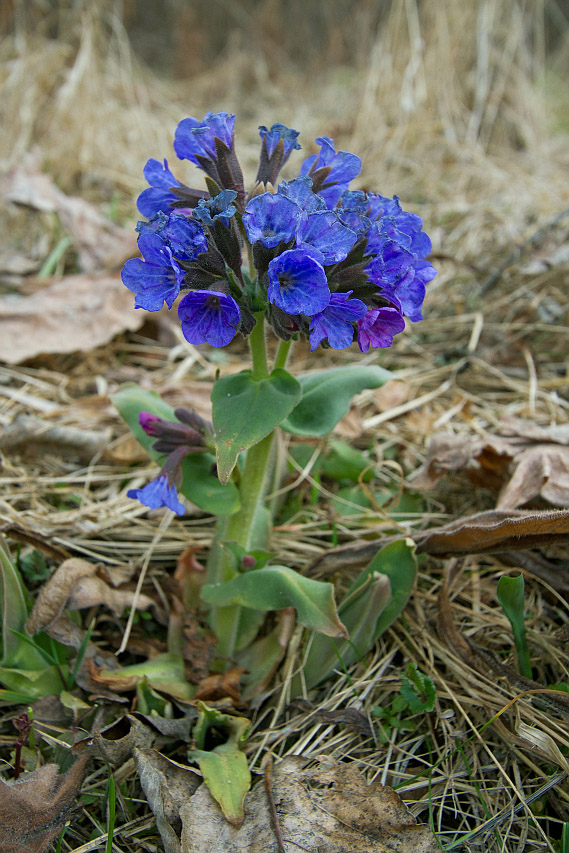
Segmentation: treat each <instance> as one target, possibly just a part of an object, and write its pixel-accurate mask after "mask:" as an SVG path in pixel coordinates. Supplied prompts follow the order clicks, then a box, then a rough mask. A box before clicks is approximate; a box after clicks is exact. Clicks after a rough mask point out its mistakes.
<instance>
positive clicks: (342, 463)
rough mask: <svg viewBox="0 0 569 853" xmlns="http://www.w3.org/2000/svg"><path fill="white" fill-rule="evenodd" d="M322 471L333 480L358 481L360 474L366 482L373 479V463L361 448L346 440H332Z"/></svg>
mask: <svg viewBox="0 0 569 853" xmlns="http://www.w3.org/2000/svg"><path fill="white" fill-rule="evenodd" d="M312 450H314V448H312ZM322 472H323V474H325V476H326V477H330V479H331V480H352V481H353V482H354V483H357V482H358V480H359V479H360V476H361V478H362V480H363V481H364V483H368V482H369V481H370V480H372V479H373V476H374V472H373V465H372V463H371V462H370V461H369V459H366V457H365V456H364V454H363V453H362V452H361V451H360V450H356V448H355V447H352V446H351V445H350V444H347V443H346V442H345V441H337V440H332V441H331V442H330V450H329V452H328V453H327V454H326V456H325V458H324V462H323V465H322Z"/></svg>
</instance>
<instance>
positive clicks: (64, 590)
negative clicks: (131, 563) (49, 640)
mask: <svg viewBox="0 0 569 853" xmlns="http://www.w3.org/2000/svg"><path fill="white" fill-rule="evenodd" d="M134 603H136V607H137V609H139V610H148V609H149V608H151V609H153V610H156V603H155V602H154V601H153V599H151V598H150V597H149V596H147V595H139V596H138V598H136V599H135V594H134V592H133V591H131V590H120V589H113V588H112V587H110V586H109V585H108V584H107V583H106V582H105V581H104V580H103V579H102V578H100V577H98V576H97V566H96V565H94V564H92V563H88V562H87V560H82V559H80V558H79V557H72V558H71V559H69V560H65V561H64V562H63V563H62V564H61V565H60V566H59V568H58V569H57V570H56V571H55V572H54V574H53V575H52V576H51V578H50V579H49V580H48V581H47V583H46V584H44V586H43V587H42V588H41V589H40V591H39V594H38V597H37V599H36V602H35V604H34V607H33V609H32V612H31V614H30V617H29V619H28V621H27V624H26V630H27V632H28V633H29V634H37V633H38V632H39V631H47V632H48V633H49V630H50V628H51V627H52V625H53V623H54V622H55V621H56V620H57V619H58V618H59V617H60V616H61V615H62V614H63V611H64V610H65V609H69V610H81V609H83V608H86V607H93V606H95V605H97V604H105V605H106V606H107V607H109V608H110V609H111V610H112V611H113V613H114V614H115V615H117V616H120V614H121V613H122V612H123V610H125V609H126V608H127V607H132V606H133V604H134Z"/></svg>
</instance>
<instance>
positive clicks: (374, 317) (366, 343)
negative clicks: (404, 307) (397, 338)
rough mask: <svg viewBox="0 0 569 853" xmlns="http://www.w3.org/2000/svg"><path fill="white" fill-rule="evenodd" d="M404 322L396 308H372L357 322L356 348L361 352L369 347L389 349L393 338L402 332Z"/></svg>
mask: <svg viewBox="0 0 569 853" xmlns="http://www.w3.org/2000/svg"><path fill="white" fill-rule="evenodd" d="M404 328H405V320H404V319H403V317H402V315H401V314H400V313H399V311H398V310H397V308H372V309H371V310H370V311H368V312H367V314H366V315H365V316H364V317H362V318H361V320H358V346H359V348H360V349H361V351H362V352H367V351H368V349H369V348H370V346H371V347H377V348H382V347H390V346H391V344H392V343H393V336H394V335H397V334H398V333H399V332H402V331H403V329H404Z"/></svg>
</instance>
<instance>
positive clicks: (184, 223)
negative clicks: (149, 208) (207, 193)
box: [136, 212, 208, 261]
mask: <svg viewBox="0 0 569 853" xmlns="http://www.w3.org/2000/svg"><path fill="white" fill-rule="evenodd" d="M136 230H137V231H139V232H140V233H141V234H143V233H144V232H145V231H152V232H154V233H155V234H159V235H160V237H161V239H162V240H163V241H164V242H165V243H166V245H167V246H168V247H169V248H170V249H171V251H172V254H173V256H174V257H175V258H180V259H181V260H183V261H194V260H195V259H196V258H197V256H198V255H199V254H201V253H202V252H207V245H208V243H207V237H206V236H205V232H204V230H203V226H202V225H201V223H200V222H198V221H197V219H195V218H194V217H192V216H186V215H185V214H183V213H170V215H169V216H166V214H165V213H162V212H160V213H158V214H157V215H156V216H154V217H153V218H152V219H151V220H150V222H139V223H138V225H137V229H136Z"/></svg>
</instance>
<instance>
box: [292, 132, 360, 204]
mask: <svg viewBox="0 0 569 853" xmlns="http://www.w3.org/2000/svg"><path fill="white" fill-rule="evenodd" d="M316 142H317V144H318V145H320V153H319V154H313V155H312V156H311V157H307V159H306V160H305V161H304V163H303V164H302V166H301V167H300V174H301V176H304V175H308V176H309V177H310V178H312V180H313V182H314V191H315V192H317V193H318V194H319V195H321V196H322V198H323V199H324V201H325V202H326V207H328V208H330V209H331V208H333V207H334V206H335V205H336V202H337V201H338V199H339V198H340V196H341V195H342V193H343V192H344V190H346V189H347V188H348V184H349V183H350V181H351V180H352V179H353V178H356V177H357V176H358V175H359V173H360V172H361V170H362V161H361V160H360V158H359V157H358V156H357V155H356V154H350V152H349V151H336V149H335V148H334V140H333V139H330V137H328V136H319V137H318V139H317V140H316Z"/></svg>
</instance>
